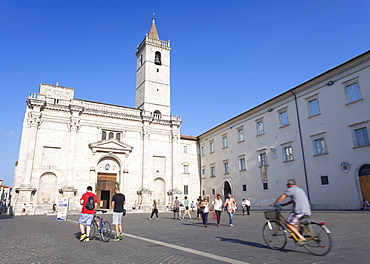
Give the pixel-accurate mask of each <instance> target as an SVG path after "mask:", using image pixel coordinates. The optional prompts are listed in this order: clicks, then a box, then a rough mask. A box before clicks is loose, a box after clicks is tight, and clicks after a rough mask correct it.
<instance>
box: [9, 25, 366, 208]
mask: <svg viewBox="0 0 370 264" xmlns="http://www.w3.org/2000/svg"><path fill="white" fill-rule="evenodd" d="M170 51H171V48H170V42H169V41H163V40H160V38H159V36H158V32H157V28H156V25H155V20H154V19H153V21H152V25H151V29H150V32H149V34H147V35H146V36H145V38H144V40H143V41H142V42H141V44H140V45H139V46H138V48H137V52H136V57H137V66H136V67H137V68H136V107H135V108H130V107H124V106H117V105H109V104H105V103H99V102H91V101H86V100H81V99H76V98H74V89H73V88H68V87H61V86H58V85H49V84H41V85H40V88H39V92H38V93H32V94H31V95H30V96H29V97H28V98H27V108H26V113H25V117H24V121H23V131H22V138H21V144H20V152H19V159H18V162H17V165H16V168H15V176H14V184H13V191H14V193H13V198H12V199H13V200H12V204H13V207H14V212H15V214H19V213H20V210H21V208H22V206H23V204H24V203H26V205H27V211H28V212H29V214H43V213H46V212H48V211H50V210H51V207H52V204H53V203H54V202H56V201H58V199H60V198H69V209H70V210H74V211H76V212H77V211H79V210H80V207H81V206H80V204H79V199H80V197H81V195H82V194H83V193H84V192H85V190H86V187H87V186H88V185H91V186H93V188H95V193H96V194H97V196H98V199H99V207H100V208H108V209H109V208H110V201H111V197H112V196H113V193H114V192H113V189H114V187H116V186H119V187H120V189H121V191H122V192H123V193H124V194H125V195H126V198H127V202H128V205H127V207H128V208H132V207H135V208H140V209H144V210H145V209H149V208H150V206H151V203H152V200H153V199H156V200H157V201H158V203H159V205H160V207H161V208H162V209H165V208H168V207H170V206H171V204H172V202H173V199H174V197H175V196H179V198H180V199H182V198H183V197H184V196H188V197H189V199H190V200H195V199H196V198H197V197H198V196H199V195H202V196H205V197H209V199H210V200H212V199H214V197H215V194H216V193H220V194H222V196H223V197H225V196H226V195H227V194H228V193H231V194H232V195H233V196H234V198H235V199H236V200H237V201H238V207H240V202H241V200H242V199H243V198H244V199H246V198H248V197H249V198H251V201H252V209H266V208H268V205H269V204H270V203H271V202H273V201H274V200H275V199H276V197H278V196H279V195H280V194H282V193H283V192H284V190H285V189H286V185H285V184H286V181H287V180H288V179H291V178H294V179H295V180H296V181H297V183H298V185H299V186H301V187H302V188H303V189H305V190H306V192H307V194H308V196H309V199H310V201H311V204H312V207H313V209H358V208H359V207H360V205H361V201H362V199H367V200H370V140H369V120H370V114H369V113H370V51H368V52H365V53H363V54H361V55H359V56H357V57H355V58H353V59H351V60H349V61H347V62H345V63H343V64H341V65H339V66H337V67H334V68H333V69H330V70H328V71H326V72H324V73H322V74H320V75H318V76H316V77H314V78H312V79H311V80H308V81H306V82H304V83H302V84H301V85H298V86H297V87H294V88H292V89H289V90H287V91H286V92H284V93H282V94H280V95H278V96H276V97H275V98H272V99H270V100H268V101H266V102H264V103H262V104H260V105H258V106H256V107H254V108H252V109H249V110H247V111H246V112H244V113H242V114H240V115H238V116H235V117H233V118H231V119H230V120H228V121H226V122H224V123H222V124H220V125H218V126H216V127H214V128H212V129H210V130H208V131H207V132H205V133H203V134H201V135H199V136H198V137H192V136H185V135H181V133H180V126H181V118H180V116H176V115H171V104H170Z"/></svg>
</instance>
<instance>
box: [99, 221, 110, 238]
mask: <svg viewBox="0 0 370 264" xmlns="http://www.w3.org/2000/svg"><path fill="white" fill-rule="evenodd" d="M100 235H101V239H102V240H103V241H104V242H108V241H109V239H110V237H111V235H112V228H111V225H110V223H109V222H108V221H104V222H103V223H102V227H101V232H100Z"/></svg>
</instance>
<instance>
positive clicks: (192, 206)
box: [190, 201, 195, 212]
mask: <svg viewBox="0 0 370 264" xmlns="http://www.w3.org/2000/svg"><path fill="white" fill-rule="evenodd" d="M190 207H191V211H192V212H194V209H195V203H194V201H191V204H190Z"/></svg>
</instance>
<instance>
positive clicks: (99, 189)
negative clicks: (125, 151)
mask: <svg viewBox="0 0 370 264" xmlns="http://www.w3.org/2000/svg"><path fill="white" fill-rule="evenodd" d="M120 171H121V168H120V164H119V163H118V161H117V160H116V159H115V158H113V157H104V158H103V159H101V160H100V161H99V163H98V173H97V183H96V196H97V197H98V201H99V202H98V207H99V208H103V209H110V205H111V201H112V197H113V195H114V188H115V187H116V185H117V182H118V180H117V179H118V176H119V173H120ZM120 188H122V186H120Z"/></svg>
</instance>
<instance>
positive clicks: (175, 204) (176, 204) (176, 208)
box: [173, 196, 180, 219]
mask: <svg viewBox="0 0 370 264" xmlns="http://www.w3.org/2000/svg"><path fill="white" fill-rule="evenodd" d="M179 212H180V202H179V200H177V196H176V197H175V201H174V202H173V219H180V217H179ZM176 215H177V217H176Z"/></svg>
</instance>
